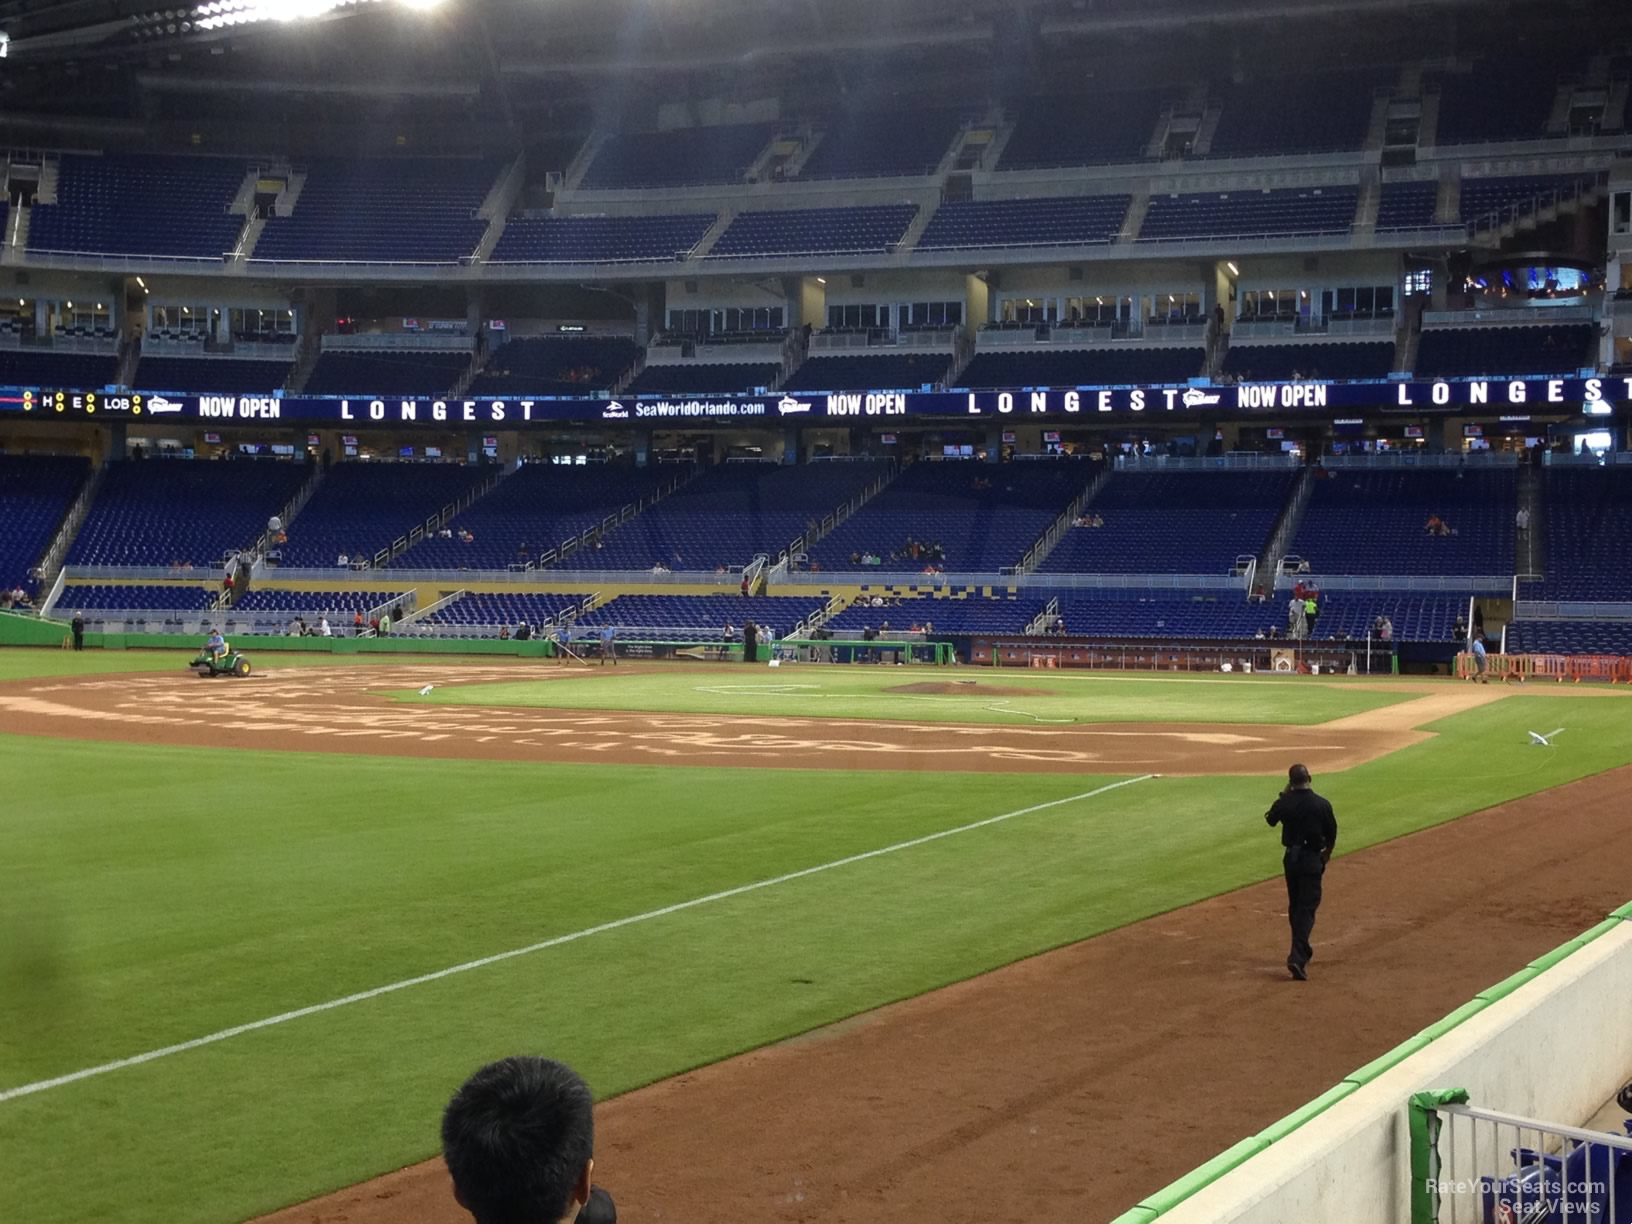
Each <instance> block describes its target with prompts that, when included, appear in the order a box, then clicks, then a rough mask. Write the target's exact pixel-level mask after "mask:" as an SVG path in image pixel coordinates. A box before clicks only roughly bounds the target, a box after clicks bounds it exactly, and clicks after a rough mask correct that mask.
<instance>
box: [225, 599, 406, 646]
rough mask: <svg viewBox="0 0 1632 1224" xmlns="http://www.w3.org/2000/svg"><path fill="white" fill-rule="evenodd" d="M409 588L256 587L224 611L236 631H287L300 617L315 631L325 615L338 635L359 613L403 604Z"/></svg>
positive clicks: (231, 628) (349, 626)
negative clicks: (312, 588) (318, 589)
mask: <svg viewBox="0 0 1632 1224" xmlns="http://www.w3.org/2000/svg"><path fill="white" fill-rule="evenodd" d="M408 595H409V592H407V591H355V590H354V591H274V590H267V589H266V588H264V587H256V588H255V589H253V590H251V591H248V592H246V593H245V594H244V596H243V597H242V598H241V599H239V600H238V601H237V602H236V603H234V604H233V605H232V607H231V609H229V610H227V611H224V612H222V613H221V618H222V619H223V620H225V621H227V622H229V623H228V626H227V627H228V629H229V630H230V631H231V632H235V633H244V632H251V633H271V634H279V633H288V632H289V627H290V625H291V624H292V623H293V622H294V621H295V619H296V618H297V617H299V618H301V619H304V620H305V622H306V627H307V628H308V629H309V630H311V631H313V632H316V631H317V630H318V627H319V624H320V622H321V621H323V620H324V619H325V618H327V620H328V622H329V628H330V629H332V630H333V631H334V632H335V633H336V634H338V635H345V634H349V633H351V632H352V626H353V625H354V623H355V618H356V616H357V614H358V613H363V614H365V615H366V614H367V613H369V612H371V611H372V610H373V609H375V608H381V607H391V606H393V605H396V606H399V607H400V606H401V605H402V604H403V603H404V602H405V601H406V600H407V598H408Z"/></svg>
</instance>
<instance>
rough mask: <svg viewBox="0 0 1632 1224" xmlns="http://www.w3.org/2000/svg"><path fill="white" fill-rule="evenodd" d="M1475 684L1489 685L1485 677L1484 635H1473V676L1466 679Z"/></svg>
mask: <svg viewBox="0 0 1632 1224" xmlns="http://www.w3.org/2000/svg"><path fill="white" fill-rule="evenodd" d="M1468 678H1469V679H1470V680H1472V681H1474V683H1476V684H1489V683H1490V681H1489V680H1488V679H1487V678H1486V676H1485V635H1484V634H1482V633H1476V634H1474V635H1473V675H1472V676H1470V677H1468Z"/></svg>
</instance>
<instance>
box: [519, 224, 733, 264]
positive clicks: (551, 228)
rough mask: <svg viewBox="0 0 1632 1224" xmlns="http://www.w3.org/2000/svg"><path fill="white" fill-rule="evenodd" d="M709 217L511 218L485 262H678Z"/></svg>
mask: <svg viewBox="0 0 1632 1224" xmlns="http://www.w3.org/2000/svg"><path fill="white" fill-rule="evenodd" d="M715 216H716V214H714V213H678V214H674V215H670V216H657V217H515V218H513V219H512V220H511V221H510V222H509V223H508V224H507V225H506V226H505V228H504V233H503V234H501V235H499V241H498V245H497V246H495V247H494V248H493V254H492V255H490V256H489V257H488V260H487V262H488V263H636V262H647V261H657V260H664V259H684V258H686V257H687V256H688V255H690V254H691V252H692V249H693V248H695V247H696V245H697V244H698V243H699V242H701V241H702V239H703V235H704V234H706V233H707V232H708V227H709V226H711V225H713V224H714V219H715Z"/></svg>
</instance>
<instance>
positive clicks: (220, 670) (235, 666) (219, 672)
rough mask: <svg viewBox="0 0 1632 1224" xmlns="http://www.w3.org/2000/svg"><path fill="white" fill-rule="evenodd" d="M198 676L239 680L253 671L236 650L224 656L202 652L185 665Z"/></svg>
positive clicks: (245, 659) (246, 659)
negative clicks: (235, 677)
mask: <svg viewBox="0 0 1632 1224" xmlns="http://www.w3.org/2000/svg"><path fill="white" fill-rule="evenodd" d="M187 666H188V667H190V668H192V669H193V670H194V671H195V672H197V673H198V674H199V675H200V676H204V677H205V678H208V677H210V676H237V677H238V678H239V679H242V678H243V677H245V676H247V675H249V673H250V672H251V671H252V670H254V669H253V668H251V667H250V665H249V659H248V658H246V657H245V656H244V655H242V654H239V653H238V652H237V651H236V650H229V651H227V653H226V654H222V655H215V654H211V653H210V652H209V651H207V650H206V651H202V652H201V653H200V654H199V656H198V658H196V659H194V660H193V661H192V662H191V663H189V664H188V665H187Z"/></svg>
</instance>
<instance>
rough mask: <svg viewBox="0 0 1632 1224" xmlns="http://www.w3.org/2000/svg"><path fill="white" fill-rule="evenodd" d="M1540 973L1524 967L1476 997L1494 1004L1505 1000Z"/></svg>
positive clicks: (1540, 971) (1488, 987)
mask: <svg viewBox="0 0 1632 1224" xmlns="http://www.w3.org/2000/svg"><path fill="white" fill-rule="evenodd" d="M1572 942H1573V941H1572ZM1542 972H1543V971H1542V970H1540V969H1532V968H1530V967H1529V966H1526V967H1525V968H1523V969H1520V970H1519V971H1518V972H1517V973H1515V974H1512V975H1510V976H1508V977H1505V978H1503V979H1502V980H1501V981H1499V982H1497V983H1496V984H1495V985H1494V986H1487V987H1486V988H1485V989H1484V990H1481V991H1480V992H1479V994H1478V995H1477V996H1476V997H1477V998H1481V999H1483V1000H1485V1002H1487V1003H1494V1002H1496V1001H1497V1000H1498V999H1505V998H1507V996H1508V995H1510V994H1512V993H1513V992H1514V991H1515V990H1517V989H1518V988H1519V987H1521V986H1528V985H1529V984H1530V983H1531V982H1533V981H1535V980H1536V979H1537V978H1538V977H1540V976H1541V975H1542Z"/></svg>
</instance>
